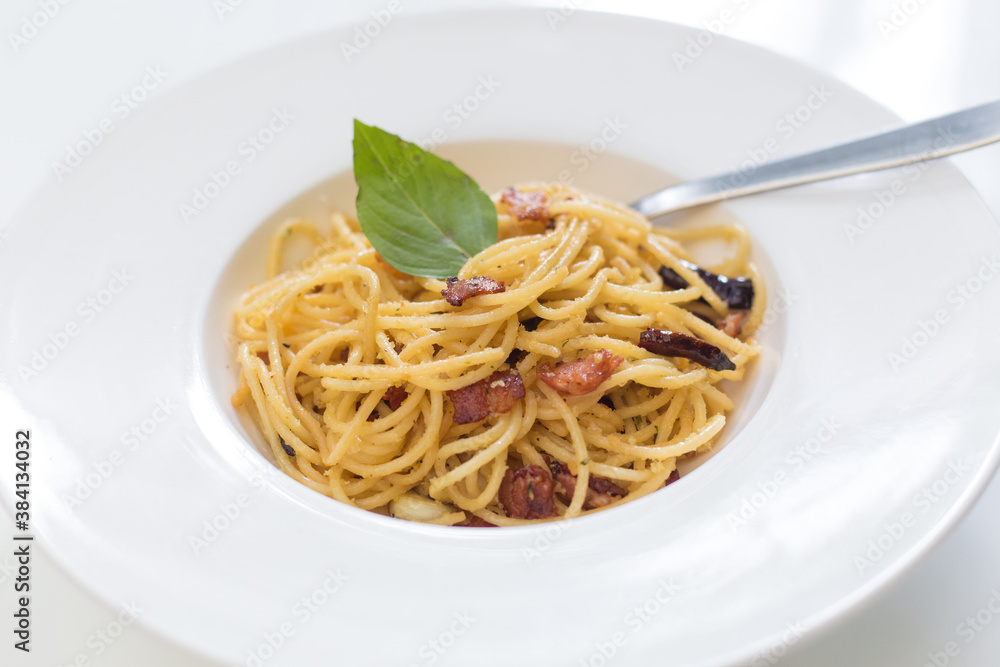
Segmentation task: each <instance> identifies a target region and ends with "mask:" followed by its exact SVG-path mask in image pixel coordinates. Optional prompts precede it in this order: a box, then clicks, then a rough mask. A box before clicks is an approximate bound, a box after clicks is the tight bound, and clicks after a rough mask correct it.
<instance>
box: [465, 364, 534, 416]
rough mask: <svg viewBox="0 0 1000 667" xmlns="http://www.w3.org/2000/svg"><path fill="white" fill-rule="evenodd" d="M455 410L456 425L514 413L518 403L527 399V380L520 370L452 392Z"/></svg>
mask: <svg viewBox="0 0 1000 667" xmlns="http://www.w3.org/2000/svg"><path fill="white" fill-rule="evenodd" d="M448 398H450V399H451V402H452V405H454V406H455V414H454V416H453V417H452V419H453V420H454V421H455V423H456V424H471V423H473V422H481V421H483V420H484V419H486V418H487V417H489V416H490V415H491V414H492V413H494V412H510V409H511V408H512V407H514V401H516V400H518V399H520V398H524V380H522V379H521V374H520V373H518V372H517V371H516V370H514V369H511V370H509V371H497V372H496V373H494V374H493V375H491V376H489V377H488V378H486V379H485V380H480V381H479V382H473V383H472V384H470V385H467V386H465V387H462V388H460V389H452V390H451V391H449V392H448Z"/></svg>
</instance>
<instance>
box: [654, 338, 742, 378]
mask: <svg viewBox="0 0 1000 667" xmlns="http://www.w3.org/2000/svg"><path fill="white" fill-rule="evenodd" d="M639 347H641V348H642V349H644V350H649V351H650V352H652V353H653V354H662V355H663V356H665V357H684V358H685V359H690V360H691V361H695V362H697V363H699V364H701V365H702V366H704V367H706V368H711V369H712V370H713V371H733V370H736V364H734V363H733V362H732V361H731V360H730V359H729V357H727V356H726V354H725V353H724V352H723V351H722V350H720V349H719V348H717V347H716V346H714V345H712V344H711V343H709V342H707V341H703V340H701V339H700V338H695V337H694V336H688V335H687V334H682V333H678V332H676V331H663V330H662V329H652V328H650V329H646V330H645V331H643V332H642V333H641V334H639Z"/></svg>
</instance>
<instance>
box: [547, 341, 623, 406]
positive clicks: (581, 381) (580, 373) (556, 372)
mask: <svg viewBox="0 0 1000 667" xmlns="http://www.w3.org/2000/svg"><path fill="white" fill-rule="evenodd" d="M622 361H624V359H622V358H621V357H620V356H618V355H617V354H611V352H609V351H608V350H598V351H597V352H594V353H593V354H592V355H590V356H589V357H581V358H579V359H574V360H573V361H567V362H565V363H559V364H556V367H555V368H552V366H551V365H550V364H549V363H548V362H546V363H544V364H541V365H540V366H539V367H538V379H539V380H541V381H542V382H544V383H545V384H547V385H549V386H550V387H552V388H553V389H555V390H556V391H561V392H562V393H564V394H572V395H574V396H581V395H583V394H588V393H590V392H592V391H594V390H595V389H597V388H598V387H599V386H601V383H602V382H604V381H605V380H607V379H608V378H609V377H611V374H612V373H614V372H615V369H616V368H618V366H619V365H621V363H622Z"/></svg>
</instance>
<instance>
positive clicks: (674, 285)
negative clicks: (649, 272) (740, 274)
mask: <svg viewBox="0 0 1000 667" xmlns="http://www.w3.org/2000/svg"><path fill="white" fill-rule="evenodd" d="M678 261H679V262H680V263H681V264H682V265H683V266H684V267H685V268H688V269H691V270H692V271H694V272H695V273H697V274H698V276H699V277H700V278H701V279H702V280H704V281H705V284H706V285H708V286H709V287H710V288H711V289H712V291H713V292H715V293H716V294H718V295H719V298H720V299H722V300H723V301H724V302H725V303H726V305H727V306H729V307H730V308H733V309H735V310H749V309H750V308H751V307H752V306H753V281H752V280H750V279H749V278H730V277H729V276H720V275H718V274H716V273H712V272H711V271H709V270H707V269H703V268H701V267H700V266H698V265H697V264H692V263H691V262H687V261H684V260H683V259H681V260H678ZM659 273H660V278H662V279H663V284H664V285H666V286H667V287H669V288H671V289H684V288H686V287H690V286H691V285H690V283H688V281H686V280H684V278H682V277H681V276H680V274H679V273H677V272H676V271H674V270H673V269H671V268H669V267H666V266H662V267H660V271H659ZM702 300H704V299H702Z"/></svg>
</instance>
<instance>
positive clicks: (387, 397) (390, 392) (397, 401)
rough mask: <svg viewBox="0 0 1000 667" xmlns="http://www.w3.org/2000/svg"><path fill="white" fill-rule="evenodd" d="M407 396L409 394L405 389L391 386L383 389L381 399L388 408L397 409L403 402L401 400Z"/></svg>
mask: <svg viewBox="0 0 1000 667" xmlns="http://www.w3.org/2000/svg"><path fill="white" fill-rule="evenodd" d="M407 396H409V394H408V393H407V392H406V390H405V389H403V388H402V387H398V386H393V387H389V388H388V389H386V390H385V394H383V395H382V400H383V401H385V402H386V404H387V405H388V406H389V408H390V409H392V410H398V409H399V406H400V405H402V404H403V401H405V400H406V397H407Z"/></svg>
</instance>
